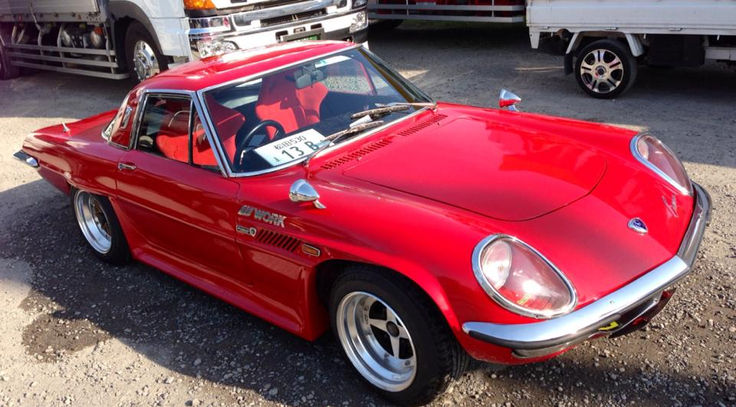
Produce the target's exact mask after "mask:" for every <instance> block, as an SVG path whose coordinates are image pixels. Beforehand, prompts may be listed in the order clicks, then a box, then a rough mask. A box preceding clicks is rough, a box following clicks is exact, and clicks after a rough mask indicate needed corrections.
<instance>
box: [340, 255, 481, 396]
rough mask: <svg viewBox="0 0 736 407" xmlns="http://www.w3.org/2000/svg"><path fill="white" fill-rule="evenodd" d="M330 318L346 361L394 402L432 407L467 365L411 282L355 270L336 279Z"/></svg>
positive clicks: (438, 317) (441, 321) (369, 270)
mask: <svg viewBox="0 0 736 407" xmlns="http://www.w3.org/2000/svg"><path fill="white" fill-rule="evenodd" d="M330 317H331V322H332V328H333V331H334V333H335V336H336V337H337V339H338V341H339V343H340V345H341V346H342V349H343V351H344V354H345V356H346V357H347V359H348V360H349V361H350V363H351V364H352V365H353V367H354V368H355V369H356V370H357V371H358V373H359V374H360V375H361V377H362V378H363V379H364V380H365V381H366V382H367V383H368V384H370V385H371V386H372V387H373V388H374V389H375V390H376V391H377V392H378V393H380V394H381V395H382V396H383V397H385V398H387V399H388V400H390V401H392V402H395V403H399V404H411V405H417V404H425V403H428V402H429V401H431V400H433V399H434V398H435V397H436V396H438V395H439V394H440V393H442V392H443V391H444V390H445V389H446V388H447V386H448V384H449V383H450V381H451V380H452V379H453V378H454V377H457V376H459V375H460V374H461V373H462V372H463V371H464V369H465V366H466V364H467V360H468V356H467V355H466V354H465V352H464V351H463V350H462V349H461V348H460V346H459V345H458V344H457V342H456V341H455V338H454V336H453V335H452V333H451V332H450V330H449V328H448V327H447V324H446V323H445V321H444V319H443V318H442V316H441V315H440V313H439V311H438V310H437V309H436V307H435V306H434V304H432V303H431V302H430V300H429V299H427V298H426V296H425V295H424V294H423V293H422V292H420V291H419V289H417V288H416V287H415V286H413V285H412V284H411V283H409V282H407V281H404V280H403V279H399V278H390V277H388V276H387V275H386V274H385V273H382V272H379V271H377V270H375V269H373V268H370V267H361V266H356V267H352V268H350V269H348V270H347V271H346V272H345V273H343V274H342V275H340V276H339V277H338V278H337V280H336V281H335V283H334V284H333V286H332V291H331V294H330Z"/></svg>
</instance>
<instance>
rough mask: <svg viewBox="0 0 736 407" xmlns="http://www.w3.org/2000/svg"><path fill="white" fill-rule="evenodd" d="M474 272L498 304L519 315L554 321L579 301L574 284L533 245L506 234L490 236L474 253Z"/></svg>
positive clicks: (484, 288)
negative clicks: (552, 319)
mask: <svg viewBox="0 0 736 407" xmlns="http://www.w3.org/2000/svg"><path fill="white" fill-rule="evenodd" d="M473 272H474V273H475V277H476V279H477V280H478V283H479V284H480V285H481V287H483V290H485V292H486V293H487V294H488V295H489V296H490V297H491V298H493V299H494V300H495V301H496V302H497V303H499V304H500V305H502V306H503V307H505V308H506V309H508V310H510V311H513V312H515V313H517V314H520V315H525V316H530V317H534V318H553V317H556V316H559V315H562V314H566V313H568V312H570V311H571V310H572V309H573V308H574V307H575V304H576V302H577V296H576V294H575V290H574V289H573V287H572V284H570V282H569V281H568V280H567V278H566V277H565V276H564V275H563V274H562V272H560V271H559V270H558V269H557V268H556V267H555V266H554V265H553V264H552V263H550V262H549V261H548V260H547V259H546V258H544V257H543V256H542V255H541V254H540V253H539V252H537V251H536V250H534V249H533V248H532V247H531V246H529V245H527V244H526V243H524V242H522V241H521V240H519V239H516V238H514V237H512V236H507V235H493V236H489V237H487V238H486V239H484V240H483V241H482V242H480V243H479V244H478V245H477V246H476V248H475V250H474V251H473Z"/></svg>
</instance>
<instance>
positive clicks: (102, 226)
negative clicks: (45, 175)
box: [72, 190, 130, 264]
mask: <svg viewBox="0 0 736 407" xmlns="http://www.w3.org/2000/svg"><path fill="white" fill-rule="evenodd" d="M72 208H73V210H74V217H75V218H76V220H77V223H78V224H79V229H80V231H81V232H82V236H84V238H85V240H86V241H87V243H88V244H89V246H90V248H91V249H92V251H93V252H94V253H95V255H97V257H99V258H100V259H102V260H104V261H106V262H109V263H115V264H123V263H126V262H128V261H129V260H130V250H129V249H128V242H127V241H126V240H125V236H124V235H123V230H122V229H121V228H120V222H119V221H118V218H117V216H116V215H115V211H114V210H113V208H112V205H111V204H110V201H108V200H107V198H105V197H103V196H100V195H95V194H91V193H89V192H87V191H82V190H73V191H72Z"/></svg>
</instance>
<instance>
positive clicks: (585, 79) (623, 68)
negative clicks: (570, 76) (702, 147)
mask: <svg viewBox="0 0 736 407" xmlns="http://www.w3.org/2000/svg"><path fill="white" fill-rule="evenodd" d="M636 71H637V63H636V58H634V56H633V55H631V52H630V51H629V50H628V48H627V47H626V46H624V45H622V44H621V43H620V42H618V41H615V40H609V39H605V40H598V41H594V42H592V43H590V44H588V45H587V46H585V47H583V48H582V49H581V50H580V52H578V55H577V59H576V61H575V79H577V81H578V85H580V87H581V88H582V89H583V90H584V91H585V93H587V94H588V95H590V96H593V97H594V98H598V99H611V98H615V97H616V96H618V95H620V94H622V93H623V92H625V91H626V90H627V89H629V88H630V87H631V85H633V83H634V81H635V80H636Z"/></svg>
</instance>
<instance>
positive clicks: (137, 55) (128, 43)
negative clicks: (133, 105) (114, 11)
mask: <svg viewBox="0 0 736 407" xmlns="http://www.w3.org/2000/svg"><path fill="white" fill-rule="evenodd" d="M125 58H126V63H127V66H128V71H129V72H130V77H131V78H132V79H133V81H134V82H136V83H138V82H142V81H144V80H146V79H148V78H150V77H152V76H155V75H157V74H158V73H160V72H162V71H165V70H166V69H168V67H169V66H168V64H167V63H166V57H165V56H164V55H163V54H161V51H160V50H159V49H158V46H157V45H156V42H155V41H154V40H153V38H151V34H149V33H148V30H146V28H145V27H144V26H143V24H141V23H139V22H137V21H134V22H133V23H131V24H130V26H128V31H127V32H126V34H125Z"/></svg>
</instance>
